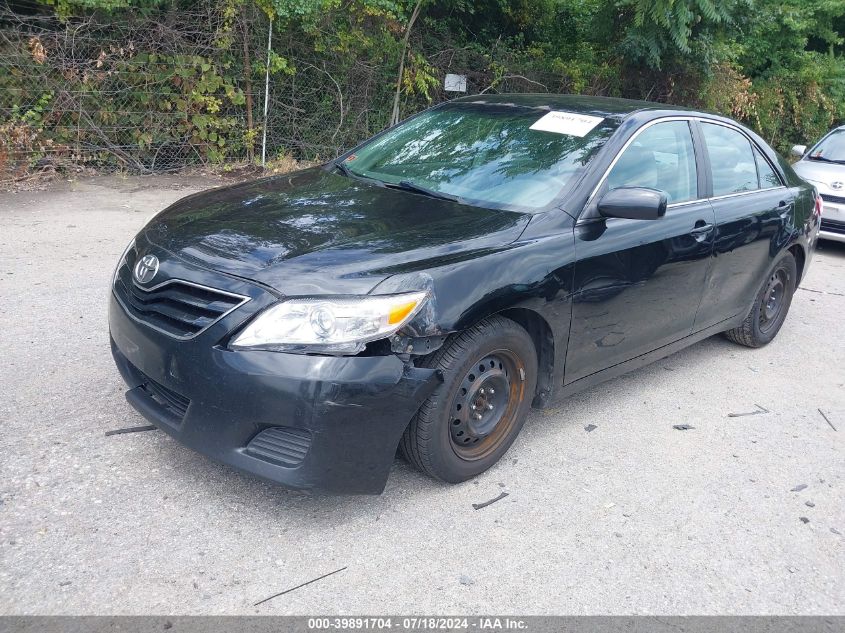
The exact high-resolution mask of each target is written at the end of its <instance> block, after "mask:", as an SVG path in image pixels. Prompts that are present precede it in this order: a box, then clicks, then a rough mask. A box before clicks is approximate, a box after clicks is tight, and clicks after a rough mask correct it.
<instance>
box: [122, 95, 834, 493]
mask: <svg viewBox="0 0 845 633" xmlns="http://www.w3.org/2000/svg"><path fill="white" fill-rule="evenodd" d="M819 211H820V204H819V199H818V197H817V193H816V191H815V190H814V189H813V188H812V186H810V185H808V184H807V183H805V182H804V181H802V180H801V179H800V178H798V177H797V176H796V175H795V173H794V172H793V171H792V169H791V168H790V167H789V165H788V164H786V163H785V162H784V161H783V160H781V159H780V158H779V157H778V156H777V155H776V154H775V152H773V151H772V149H771V148H770V147H769V146H768V145H766V143H765V142H764V141H763V140H762V139H761V138H760V137H758V136H757V135H756V134H754V133H753V132H752V131H750V130H748V129H746V128H744V127H742V126H741V125H738V124H737V123H735V122H734V121H731V120H729V119H726V118H723V117H719V116H716V115H712V114H706V113H702V112H693V111H688V110H678V109H674V108H669V107H667V106H665V105H658V104H651V103H643V102H633V101H623V100H616V99H600V98H586V97H574V96H549V95H520V96H517V95H499V96H474V97H468V98H464V99H459V100H456V101H452V102H450V103H447V104H444V105H440V106H437V107H435V108H432V109H430V110H427V111H425V112H423V113H421V114H419V115H417V116H414V117H412V118H410V119H408V120H407V121H405V122H403V123H401V124H400V125H398V126H396V127H393V128H391V129H389V130H386V131H385V132H383V133H381V134H379V135H377V136H375V137H373V138H372V139H370V140H368V141H366V142H365V143H363V144H362V145H360V146H359V147H357V148H355V149H354V150H352V151H350V152H348V153H347V154H345V155H343V156H341V157H340V158H338V159H337V160H335V161H333V162H331V163H329V164H327V165H323V166H321V167H315V168H312V169H307V170H304V171H300V172H298V173H293V174H288V175H283V176H274V177H270V178H265V179H262V180H257V181H253V182H247V183H243V184H239V185H235V186H231V187H226V188H222V189H216V190H212V191H208V192H204V193H200V194H197V195H193V196H190V197H188V198H185V199H183V200H181V201H179V202H177V203H176V204H174V205H172V206H171V207H170V208H168V209H166V210H165V211H163V212H161V213H160V214H159V215H158V216H156V217H155V218H154V219H153V220H152V221H151V222H150V223H149V224H148V225H147V226H146V227H145V228H144V229H143V230H142V231H141V232H140V233H139V234H138V235H137V236H136V237H135V239H134V240H133V241H132V242H131V243H130V245H129V247H128V248H127V249H126V252H125V253H124V255H123V256H122V257H121V259H120V262H119V264H118V267H117V270H116V271H115V275H114V281H113V288H112V293H111V301H110V309H109V323H110V331H111V343H112V352H113V355H114V359H115V362H116V363H117V366H118V368H119V369H120V372H121V374H122V375H123V378H124V379H125V381H126V382H127V383H128V386H129V391H128V392H127V394H126V397H127V399H128V400H129V402H130V403H131V404H132V405H133V406H134V407H135V408H136V409H137V410H138V411H139V412H140V413H141V414H142V415H143V416H144V417H146V418H147V419H148V420H150V421H151V422H152V423H153V424H155V425H156V426H157V427H159V428H160V429H162V430H164V431H166V432H167V433H169V434H170V435H172V436H174V437H175V438H177V439H178V440H179V441H181V442H183V443H184V444H186V445H187V446H189V447H191V448H194V449H196V450H198V451H200V452H202V453H204V454H206V455H208V456H210V457H212V458H214V459H217V460H219V461H221V462H224V463H226V464H230V465H231V466H234V467H236V468H239V469H242V470H245V471H248V472H250V473H254V474H256V475H258V476H261V477H264V478H266V479H269V480H272V481H275V482H279V483H281V484H284V485H286V486H290V487H293V488H301V489H323V490H331V491H342V492H359V493H378V492H380V491H382V490H383V488H384V485H385V482H386V480H387V477H388V472H389V470H390V467H391V464H392V462H393V459H394V456H395V454H396V451H397V448H398V449H399V450H400V451H401V453H402V454H403V455H404V456H405V458H406V459H407V460H408V461H409V462H410V463H411V464H413V465H414V466H416V467H417V468H418V469H419V470H421V471H423V472H424V473H427V474H429V475H431V476H433V477H436V478H438V479H441V480H443V481H447V482H460V481H464V480H466V479H469V478H471V477H474V476H475V475H478V474H479V473H481V472H483V471H485V470H486V469H488V468H490V467H491V466H492V465H493V464H495V463H496V461H497V460H499V459H500V458H501V457H502V455H503V454H504V453H505V451H507V450H508V448H509V446H510V445H511V443H512V442H513V441H514V438H515V437H516V435H517V434H518V433H519V430H520V428H521V427H522V425H523V423H524V422H525V418H526V415H527V413H528V410H529V408H530V407H532V406H533V407H545V406H548V405H549V404H550V403H551V402H553V400H554V399H555V398H560V397H565V396H567V395H569V394H571V393H573V392H575V391H577V390H580V389H584V388H586V387H590V386H592V385H595V384H597V383H599V382H601V381H603V380H607V379H609V378H613V377H615V376H618V375H620V374H622V373H624V372H627V371H630V370H632V369H635V368H637V367H640V366H642V365H644V364H646V363H649V362H652V361H654V360H656V359H658V358H661V357H664V356H666V355H667V354H671V353H673V352H675V351H677V350H679V349H681V348H683V347H685V346H688V345H691V344H692V343H695V342H696V341H700V340H701V339H703V338H705V337H708V336H711V335H713V334H717V333H725V334H726V335H727V336H728V338H730V339H731V340H733V341H735V342H737V343H740V344H742V345H746V346H749V347H758V346H761V345H765V344H766V343H768V342H769V341H771V340H772V339H773V338H774V337H775V335H776V334H777V333H778V330H779V329H780V328H781V326H782V324H783V322H784V319H785V318H786V314H787V312H788V310H789V305H790V301H791V299H792V295H793V293H794V291H795V289H796V287H797V285H798V283H799V281H800V280H801V278H802V276H803V275H804V274H805V273H806V270H807V267H808V265H809V263H810V259H811V257H812V255H813V250H814V246H815V242H816V238H817V235H818V229H819Z"/></svg>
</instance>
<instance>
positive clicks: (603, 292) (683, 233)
mask: <svg viewBox="0 0 845 633" xmlns="http://www.w3.org/2000/svg"><path fill="white" fill-rule="evenodd" d="M713 223H714V216H713V209H712V208H711V206H710V204H709V203H708V202H707V201H700V202H696V203H693V204H688V205H682V206H679V207H674V208H670V209H669V211H667V213H666V215H665V216H664V217H663V218H660V219H659V220H652V221H644V220H625V219H618V218H611V219H607V220H605V221H603V222H599V223H593V224H591V225H586V226H579V227H576V229H575V252H576V257H577V262H576V264H575V277H574V285H573V288H574V294H573V304H572V325H571V331H570V337H569V349H568V352H567V360H566V382H570V381H573V380H578V379H579V378H582V377H584V376H587V375H589V374H591V373H594V372H596V371H600V370H602V369H605V368H607V367H611V366H613V365H616V364H618V363H621V362H624V361H626V360H628V359H630V358H634V357H636V356H639V355H641V354H645V353H646V352H649V351H651V350H653V349H657V348H658V347H661V346H663V345H666V344H668V343H671V342H673V341H676V340H678V339H680V338H683V337H685V336H687V335H689V334H690V332H691V331H692V327H693V323H694V321H695V315H696V311H697V309H698V306H699V302H700V301H701V292H702V288H703V287H704V282H705V278H706V275H707V262H708V260H709V258H710V253H711V249H712V245H713V243H712V235H713V230H712V229H713ZM697 229H699V230H697Z"/></svg>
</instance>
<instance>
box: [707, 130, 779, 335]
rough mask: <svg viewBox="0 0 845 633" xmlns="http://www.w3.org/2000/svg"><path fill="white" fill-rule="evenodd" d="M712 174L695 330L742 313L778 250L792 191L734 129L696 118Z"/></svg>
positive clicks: (739, 132) (753, 147) (748, 140)
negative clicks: (704, 277)
mask: <svg viewBox="0 0 845 633" xmlns="http://www.w3.org/2000/svg"><path fill="white" fill-rule="evenodd" d="M698 124H699V125H700V130H701V137H702V139H703V142H704V145H705V148H706V152H707V156H708V159H709V168H710V172H711V173H712V198H711V199H710V202H711V204H712V205H713V210H714V213H715V218H716V231H715V241H714V249H713V262H712V264H711V271H710V275H709V278H708V281H707V287H706V289H705V291H704V296H703V298H702V301H701V308H700V310H699V312H698V317H697V318H696V321H695V330H696V331H698V330H702V329H704V328H707V327H709V326H712V325H715V324H717V323H720V322H722V321H724V320H725V319H729V318H731V317H733V316H735V315H737V314H739V313H740V312H744V311H746V310H747V309H748V306H749V305H751V302H752V300H753V299H754V297H755V296H756V294H757V292H758V290H759V287H760V284H761V283H762V281H763V275H764V274H765V272H766V270H768V267H769V264H770V263H771V261H772V259H773V257H774V256H775V255H776V254H777V253H778V252H779V251H780V249H781V247H782V244H780V243H779V238H780V236H782V235H784V232H783V230H782V229H783V228H785V225H786V224H788V223H790V222H791V221H792V213H793V205H794V204H795V194H794V192H793V191H791V190H790V189H789V188H787V187H785V186H784V184H783V182H782V181H781V178H780V176H779V175H778V172H777V170H775V169H774V168H773V166H772V165H771V164H770V163H769V161H768V160H767V159H766V158H765V157H764V155H763V154H762V152H760V150H759V149H758V148H757V147H756V145H755V144H754V143H753V142H752V140H751V139H750V138H749V137H748V136H746V135H745V134H744V133H743V132H742V131H741V130H740V129H738V128H735V127H733V126H729V125H727V124H723V123H717V122H714V121H705V120H700V121H699V123H698Z"/></svg>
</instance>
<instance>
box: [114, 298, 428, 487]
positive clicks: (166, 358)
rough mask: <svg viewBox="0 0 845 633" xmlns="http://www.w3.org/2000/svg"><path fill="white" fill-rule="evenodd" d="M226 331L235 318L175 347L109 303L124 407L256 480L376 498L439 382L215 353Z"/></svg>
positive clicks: (400, 372) (409, 372) (410, 371)
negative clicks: (403, 440)
mask: <svg viewBox="0 0 845 633" xmlns="http://www.w3.org/2000/svg"><path fill="white" fill-rule="evenodd" d="M257 303H260V302H257ZM233 320H234V321H242V320H243V315H240V316H239V315H237V314H233V315H231V316H230V317H227V318H226V319H223V321H221V322H220V323H219V324H217V325H216V326H214V327H213V328H210V330H209V331H208V332H206V333H203V334H202V335H201V336H198V337H197V338H196V339H194V340H190V341H180V340H177V339H174V338H172V337H169V336H167V335H166V334H164V333H161V332H158V331H156V330H153V329H152V328H150V327H148V326H146V325H145V324H143V323H138V322H137V321H136V320H134V319H132V318H130V317H129V316H128V315H127V314H126V311H125V310H124V308H123V307H122V306H121V304H120V303H119V302H118V301H117V300H116V298H115V296H114V293H113V292H112V293H111V299H110V303H109V328H110V332H111V347H112V355H113V356H114V360H115V363H116V364H117V366H118V369H119V370H120V373H121V375H122V376H123V379H124V380H125V381H126V383H127V385H128V386H129V387H130V389H129V391H128V392H127V394H126V398H127V400H128V401H129V403H130V404H131V405H132V406H133V407H134V408H135V409H136V410H137V411H138V412H139V413H141V415H143V416H144V417H145V418H146V419H147V420H149V421H150V422H151V423H152V424H154V425H155V426H157V427H158V428H159V429H161V430H162V431H165V432H166V433H168V434H170V435H172V436H173V437H175V438H176V439H177V440H179V441H180V442H181V443H183V444H185V445H186V446H188V447H190V448H192V449H194V450H196V451H198V452H200V453H202V454H204V455H207V456H208V457H211V458H212V459H215V460H217V461H220V462H223V463H224V464H228V465H230V466H233V467H235V468H237V469H239V470H243V471H246V472H249V473H252V474H254V475H257V476H259V477H262V478H264V479H268V480H270V481H273V482H276V483H280V484H283V485H285V486H287V487H290V488H296V489H319V490H325V491H331V492H343V493H365V494H378V493H380V492H382V490H384V486H385V483H386V481H387V477H388V473H389V471H390V467H391V464H392V463H393V459H394V456H395V453H396V447H397V446H398V443H399V439H400V438H401V436H402V433H403V431H404V429H405V427H406V425H407V423H408V422H409V421H410V419H411V418H412V417H413V416H414V414H415V413H416V411H417V410H418V409H419V407H420V405H421V404H422V402H423V401H424V400H425V398H427V397H428V396H429V394H430V393H431V392H432V391H433V390H434V389H435V388H436V386H437V385H438V384H439V382H440V380H439V378H438V376H437V374H436V373H435V371H434V370H429V369H420V368H415V367H413V366H411V365H409V364H406V363H403V362H402V361H401V360H400V359H399V358H398V357H396V356H393V355H390V356H370V357H357V356H356V357H333V356H306V355H299V354H282V353H277V352H264V351H232V350H228V349H226V348H225V347H222V346H221V345H219V344H218V343H219V340H220V338H221V334H224V333H228V331H231V325H232V323H231V322H229V321H233ZM227 322H229V323H227Z"/></svg>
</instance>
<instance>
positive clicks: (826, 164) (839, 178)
mask: <svg viewBox="0 0 845 633" xmlns="http://www.w3.org/2000/svg"><path fill="white" fill-rule="evenodd" d="M792 153H793V154H794V155H796V156H800V157H801V159H800V160H799V161H798V162H797V163H795V164H794V165H793V166H792V167H793V168H794V169H795V171H796V172H797V174H798V175H799V176H801V178H803V179H804V180H806V181H807V182H809V183H811V184H813V185H815V186H816V188H817V189H818V190H819V194H821V197H822V225H821V231H820V232H819V237H820V238H822V239H827V240H836V241H837V242H845V125H843V126H841V127H838V128H834V129H833V130H831V131H830V132H828V134H827V136H825V137H824V138H823V139H822V140H820V141H819V142H818V143H816V145H814V146H813V148H812V149H811V150H810V151H809V152H808V151H807V146H806V145H796V146H794V147H793V148H792Z"/></svg>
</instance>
